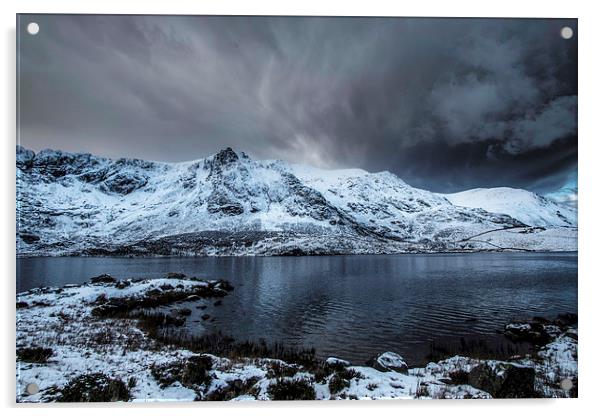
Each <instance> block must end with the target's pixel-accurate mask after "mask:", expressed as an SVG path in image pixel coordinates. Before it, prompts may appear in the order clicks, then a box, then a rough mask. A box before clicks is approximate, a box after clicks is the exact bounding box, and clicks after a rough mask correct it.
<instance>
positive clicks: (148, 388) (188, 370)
mask: <svg viewBox="0 0 602 416" xmlns="http://www.w3.org/2000/svg"><path fill="white" fill-rule="evenodd" d="M103 276H104V277H103ZM103 276H99V277H97V278H96V281H95V282H94V283H85V284H81V285H76V284H71V285H66V286H64V287H63V288H42V289H32V290H29V291H26V292H22V293H20V294H18V295H17V302H18V303H17V350H18V355H19V358H18V359H17V363H16V365H17V367H16V368H17V397H16V398H17V401H19V402H40V401H60V400H66V399H69V398H71V399H73V397H74V396H73V394H74V392H77V394H79V396H77V397H82V398H84V399H87V400H90V401H94V400H96V399H99V398H100V399H102V401H106V400H123V401H130V400H133V401H157V400H182V401H189V400H216V399H217V400H282V399H285V400H286V399H303V398H308V399H310V398H315V399H385V398H400V399H401V398H464V397H466V398H468V397H471V398H490V397H570V396H572V395H576V394H577V392H576V388H575V390H574V391H573V390H571V391H569V392H566V391H564V390H562V389H560V387H559V382H560V381H561V379H565V378H569V379H570V380H571V382H572V383H573V384H574V385H575V386H576V384H577V380H578V373H577V329H576V319H577V318H576V316H569V317H568V318H567V317H565V318H562V319H564V321H563V320H562V319H561V318H558V320H556V321H547V322H543V321H541V322H540V321H536V320H533V321H530V322H523V323H516V324H509V325H507V326H506V328H503V330H504V331H506V332H507V333H508V336H512V337H518V339H524V340H530V342H534V343H535V344H534V345H536V351H537V352H536V353H535V354H531V355H525V356H519V357H512V358H510V359H508V360H491V359H489V360H488V359H478V358H470V357H462V356H453V357H449V358H446V359H444V360H439V361H437V362H431V363H429V364H427V365H425V366H421V367H414V368H409V367H408V365H407V364H406V362H405V361H404V360H403V358H402V357H400V356H399V355H397V354H395V353H394V352H390V351H388V352H387V351H383V354H381V355H380V356H378V357H375V358H374V360H373V361H372V363H371V365H370V366H355V365H351V363H349V362H347V361H345V360H342V359H338V358H334V357H331V358H329V359H327V360H325V361H321V360H317V359H316V358H315V356H314V355H312V354H311V351H304V350H295V351H293V350H288V349H286V347H285V346H278V345H277V344H275V345H274V346H271V345H263V346H262V345H257V344H253V343H248V342H247V343H245V342H242V343H241V342H236V341H234V340H231V341H229V342H226V341H225V338H219V337H216V338H213V339H200V338H198V337H197V338H196V339H195V338H194V337H188V338H180V339H178V338H177V337H174V336H173V333H172V334H171V335H170V334H169V330H168V328H170V327H171V328H175V327H177V325H178V324H179V323H181V322H182V321H185V320H186V316H187V314H189V311H188V312H187V311H186V308H185V307H182V306H181V304H182V302H184V301H187V300H191V299H195V301H196V302H200V303H203V302H215V301H217V300H216V299H218V298H220V297H223V296H227V295H228V292H229V290H232V287H231V285H229V284H228V283H227V282H224V281H217V280H212V281H211V280H210V281H207V280H201V279H195V278H188V277H186V276H184V275H182V274H172V275H171V276H168V277H166V278H163V279H143V280H138V281H132V280H126V281H123V280H116V279H114V278H112V277H111V276H108V275H103ZM234 290H235V289H234ZM201 306H202V305H201ZM157 308H158V309H157ZM157 311H160V313H157ZM132 312H134V314H132ZM569 318H570V319H569ZM172 332H173V331H172ZM267 357H272V358H267ZM282 358H286V359H282ZM28 360H29V361H28ZM32 361H34V362H32ZM191 374H196V376H194V377H192V376H191ZM524 380H527V382H526V385H525V382H524ZM529 380H532V383H531V381H529ZM32 381H33V382H36V383H39V386H40V389H41V390H40V392H39V393H38V394H36V395H31V396H30V395H26V394H24V387H25V385H26V384H27V383H29V382H32ZM475 385H476V386H475ZM103 386H105V390H106V386H113V390H115V386H118V387H119V388H118V389H117V391H119V392H121V393H119V394H117V395H116V396H111V395H109V396H107V394H106V393H107V392H106V391H105V390H103ZM503 386H505V387H503ZM512 386H514V387H512ZM517 386H518V387H517ZM477 387H479V388H477ZM82 389H83V390H82ZM109 390H111V389H109ZM113 390H111V391H113ZM312 392H313V393H312ZM521 392H523V393H521ZM101 393H102V394H101ZM126 393H127V394H126ZM312 394H313V397H312ZM521 394H527V396H521Z"/></svg>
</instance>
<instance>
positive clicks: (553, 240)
mask: <svg viewBox="0 0 602 416" xmlns="http://www.w3.org/2000/svg"><path fill="white" fill-rule="evenodd" d="M16 162H17V231H18V233H17V248H18V253H19V255H65V254H75V255H79V254H84V255H95V254H97V255H98V254H114V255H145V254H146V255H148V254H153V255H154V254H164V255H278V254H283V255H299V254H356V253H399V252H407V251H426V252H433V251H462V250H483V249H496V250H497V249H534V250H559V249H561V250H574V249H576V228H568V227H557V225H558V224H557V223H552V222H550V223H549V224H545V225H544V226H543V227H539V228H533V227H528V226H527V225H532V224H528V223H525V221H522V220H520V219H518V218H516V217H513V216H511V215H507V212H505V211H504V210H500V211H497V212H488V211H487V210H485V209H482V208H483V207H480V206H477V207H463V206H458V204H456V205H454V204H453V203H452V202H454V201H453V198H451V199H452V201H451V202H450V198H448V196H442V195H439V194H435V193H432V192H428V191H425V190H420V189H416V188H413V187H411V186H409V185H408V184H406V183H405V182H403V181H402V180H401V179H399V178H398V177H397V176H395V175H393V174H391V173H389V172H380V173H368V172H365V171H363V170H359V169H351V170H334V171H326V170H320V169H316V168H311V167H307V166H299V165H289V164H288V163H286V162H282V161H276V160H264V161H255V160H251V159H249V158H248V157H247V156H246V155H245V154H244V153H242V152H241V153H237V152H234V151H233V150H232V149H230V148H228V149H225V150H222V151H220V152H219V153H217V154H215V155H212V156H210V157H208V158H205V159H200V160H196V161H192V162H184V163H160V162H148V161H143V160H138V159H118V160H111V159H107V158H101V157H96V156H93V155H90V154H74V153H67V152H61V151H55V150H44V151H41V152H40V153H38V154H34V152H32V151H30V150H27V149H24V148H22V147H20V146H18V147H17V160H16ZM541 218H544V216H541ZM537 225H542V224H537ZM548 225H549V227H548Z"/></svg>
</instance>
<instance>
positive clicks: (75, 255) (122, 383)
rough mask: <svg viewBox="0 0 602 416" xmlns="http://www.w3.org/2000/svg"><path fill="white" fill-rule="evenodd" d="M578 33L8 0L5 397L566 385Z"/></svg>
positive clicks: (574, 374)
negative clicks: (12, 188) (9, 340)
mask: <svg viewBox="0 0 602 416" xmlns="http://www.w3.org/2000/svg"><path fill="white" fill-rule="evenodd" d="M577 37H578V30H577V20H576V19H488V18H479V19H473V18H471V19H465V18H403V17H293V16H288V17H286V16H269V17H268V16H185V15H182V16H175V15H170V16H159V15H60V14H56V15H52V14H43V15H34V14H21V15H18V16H17V85H18V86H17V91H18V94H17V114H18V117H17V133H18V137H17V148H16V186H17V194H16V201H17V205H16V207H17V235H16V248H17V276H16V279H17V282H16V287H17V293H16V308H17V310H16V316H17V322H16V377H17V380H16V381H17V391H16V400H17V401H18V402H49V401H50V402H54V401H60V402H93V401H100V402H108V401H128V402H130V401H137V402H140V401H142V402H144V401H193V400H201V401H204V400H329V399H335V400H356V399H391V398H392V399H405V398H413V399H442V398H481V399H491V398H525V397H532V398H538V397H567V398H568V397H576V396H577V385H578V371H577V335H578V332H577V319H578V315H577V257H578V256H577V232H578V224H577V194H578V192H577Z"/></svg>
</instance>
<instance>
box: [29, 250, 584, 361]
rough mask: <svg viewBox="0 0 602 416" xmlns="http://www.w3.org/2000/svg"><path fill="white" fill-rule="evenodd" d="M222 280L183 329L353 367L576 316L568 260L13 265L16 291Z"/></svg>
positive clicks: (474, 257) (415, 356)
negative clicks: (521, 323)
mask: <svg viewBox="0 0 602 416" xmlns="http://www.w3.org/2000/svg"><path fill="white" fill-rule="evenodd" d="M169 271H175V272H183V273H186V274H187V275H189V276H198V277H202V278H208V279H216V278H222V279H227V280H229V281H231V282H232V283H233V284H234V286H235V290H234V291H233V292H232V293H231V294H230V295H229V296H227V297H225V298H224V299H223V304H222V305H220V306H213V305H210V307H209V308H208V309H206V310H204V311H203V313H207V314H210V315H211V316H212V318H214V319H212V320H210V321H207V322H203V321H201V320H199V319H198V318H199V317H198V316H197V315H198V314H200V313H201V312H199V311H198V310H195V312H194V314H193V315H192V316H191V317H190V318H189V319H188V323H187V328H188V329H189V330H190V331H191V332H201V331H216V330H219V331H221V332H222V333H223V334H228V335H231V336H233V337H234V338H235V339H237V340H245V339H251V340H259V339H265V340H267V341H269V342H272V341H279V342H283V343H285V344H286V345H289V346H299V347H300V346H304V347H310V346H311V347H314V348H315V349H316V351H317V354H318V355H319V356H320V357H327V356H330V355H333V356H337V357H341V358H345V359H348V360H351V361H353V362H354V363H363V362H365V361H366V360H367V359H369V358H370V357H372V356H374V355H375V354H378V353H381V352H384V351H389V350H390V351H395V352H397V353H399V354H401V355H402V356H404V357H406V358H407V359H408V361H409V362H410V363H412V362H419V361H423V360H424V358H425V355H426V352H427V351H428V349H429V346H430V345H431V344H432V343H433V342H439V341H442V340H443V341H444V340H446V339H450V340H451V339H454V340H457V339H459V338H460V337H467V339H472V338H479V339H481V338H482V339H487V340H491V339H498V340H500V339H501V336H500V335H498V334H496V330H499V329H500V328H501V327H503V325H504V324H505V323H507V322H509V321H511V320H513V319H519V318H530V317H533V316H543V317H548V318H553V317H555V316H556V315H557V314H558V313H565V312H572V313H576V312H577V254H576V253H543V254H542V253H474V254H442V255H438V254H437V255H435V254H407V255H396V256H322V257H204V258H111V257H103V258H82V257H62V258H61V257H59V258H23V259H17V291H18V292H19V291H23V290H27V289H30V288H33V287H39V286H62V285H64V284H67V283H81V282H85V281H87V280H88V279H89V278H90V277H92V276H96V275H99V274H102V273H109V274H111V275H113V276H115V277H117V278H136V277H150V278H156V277H162V276H163V275H164V274H165V273H166V272H169Z"/></svg>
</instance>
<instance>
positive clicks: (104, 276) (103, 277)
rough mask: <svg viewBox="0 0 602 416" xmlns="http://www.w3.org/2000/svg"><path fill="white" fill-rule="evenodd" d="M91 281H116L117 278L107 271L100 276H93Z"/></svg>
mask: <svg viewBox="0 0 602 416" xmlns="http://www.w3.org/2000/svg"><path fill="white" fill-rule="evenodd" d="M90 282H92V283H115V282H117V279H115V278H114V277H113V276H111V275H110V274H106V273H105V274H101V275H99V276H96V277H93V278H91V279H90Z"/></svg>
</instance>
